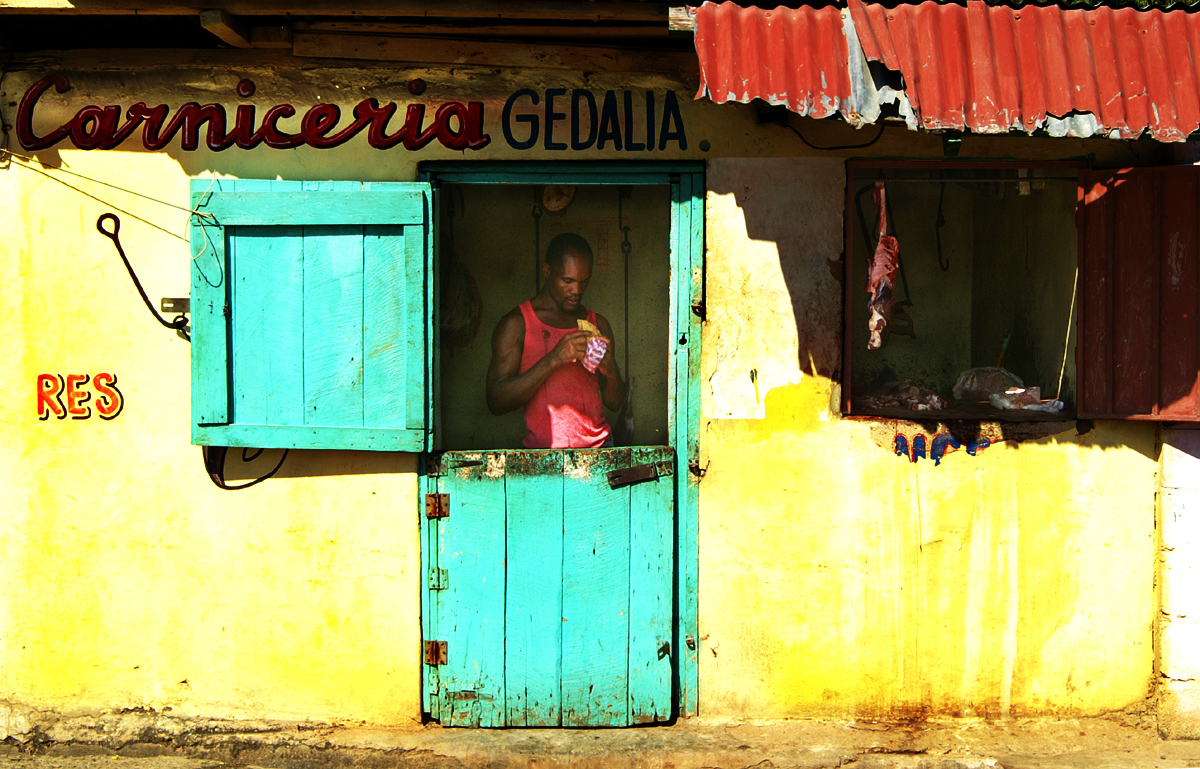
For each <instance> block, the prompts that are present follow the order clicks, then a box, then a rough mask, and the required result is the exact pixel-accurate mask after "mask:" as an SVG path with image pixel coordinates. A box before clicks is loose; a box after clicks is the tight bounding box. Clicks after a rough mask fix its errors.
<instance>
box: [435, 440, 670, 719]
mask: <svg viewBox="0 0 1200 769" xmlns="http://www.w3.org/2000/svg"><path fill="white" fill-rule="evenodd" d="M673 466H674V452H673V450H672V449H670V448H668V447H638V448H621V449H579V450H569V451H555V450H548V451H546V450H538V451H500V452H447V453H445V454H442V455H441V458H440V461H439V463H438V471H437V472H438V474H437V475H436V482H437V493H438V494H439V495H441V496H440V497H439V498H438V499H436V500H434V501H433V502H432V503H430V504H429V505H427V506H426V507H427V510H429V511H430V512H432V513H433V515H434V517H432V518H431V517H425V518H423V524H424V527H425V539H424V541H425V545H426V558H425V561H426V566H427V573H426V577H425V610H426V617H425V623H424V624H425V639H426V664H425V667H424V670H425V681H424V686H425V691H424V695H425V706H426V708H427V709H428V711H429V712H430V714H431V715H432V716H433V717H434V718H436V719H438V720H440V721H441V722H442V724H443V725H446V726H626V725H631V724H644V723H654V722H660V721H666V720H668V719H670V718H671V715H672V712H673V695H672V691H673V678H674V676H673V660H674V654H673V651H674V650H673V649H672V648H671V645H670V640H671V635H672V630H673V624H674V603H675V602H674V596H673V589H674V528H675V526H674V515H675V499H674V478H673V476H672V472H673ZM614 472H616V475H615V476H614V477H613V478H610V474H612V473H614ZM431 480H432V479H431ZM614 483H615V484H616V487H615V488H614V487H613V485H614ZM443 644H444V645H443Z"/></svg>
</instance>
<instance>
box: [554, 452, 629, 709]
mask: <svg viewBox="0 0 1200 769" xmlns="http://www.w3.org/2000/svg"><path fill="white" fill-rule="evenodd" d="M629 456H630V452H629V449H589V450H574V451H568V452H567V453H566V461H565V471H564V476H563V477H564V484H563V509H564V513H563V517H564V521H563V615H562V616H563V639H562V707H563V726H624V725H626V724H628V723H629V702H628V691H629V686H628V684H629V680H628V673H629V661H628V657H629V655H628V648H629V489H628V488H627V487H626V488H620V489H609V488H608V478H607V473H608V471H609V470H614V469H620V468H625V467H628V466H629Z"/></svg>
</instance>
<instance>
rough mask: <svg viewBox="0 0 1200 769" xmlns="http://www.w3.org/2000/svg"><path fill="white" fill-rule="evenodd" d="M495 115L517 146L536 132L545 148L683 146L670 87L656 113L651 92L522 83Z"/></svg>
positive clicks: (526, 144) (527, 144)
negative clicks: (542, 87) (532, 86)
mask: <svg viewBox="0 0 1200 769" xmlns="http://www.w3.org/2000/svg"><path fill="white" fill-rule="evenodd" d="M618 93H619V94H620V98H618ZM539 104H540V105H541V107H540V108H539ZM500 120H501V126H502V128H503V130H504V140H505V141H507V142H508V144H509V146H510V147H512V148H513V149H518V150H527V149H530V148H531V147H533V146H534V145H536V144H537V143H538V138H539V136H540V137H541V139H542V147H543V149H547V150H565V149H567V148H568V147H569V148H570V149H572V150H576V151H580V150H587V149H591V148H592V147H595V148H596V149H598V150H602V149H606V148H608V147H609V146H611V147H612V148H613V149H616V150H624V151H625V152H646V151H654V150H656V149H657V150H665V149H667V147H668V146H671V145H674V147H675V148H677V149H681V150H686V149H687V135H686V134H685V132H684V129H683V115H682V114H680V112H679V99H678V98H676V96H675V92H674V91H667V92H666V94H665V95H664V96H663V102H662V107H661V112H660V111H659V107H658V106H657V105H656V99H655V93H654V91H646V92H644V93H635V92H634V91H620V92H618V91H605V92H604V95H603V96H601V97H600V99H599V100H597V98H596V94H594V93H592V92H591V91H588V90H584V89H581V88H577V89H575V90H573V91H571V92H570V95H569V96H568V94H567V89H566V88H547V89H546V90H545V92H544V94H539V93H538V92H537V91H533V90H530V89H528V88H523V89H521V90H520V91H517V92H516V93H514V94H513V95H512V96H510V97H508V101H507V102H505V103H504V111H503V113H502V114H501V116H500ZM638 120H640V121H642V126H641V127H640V130H639V128H638V127H637V126H636V125H635V123H636V121H638Z"/></svg>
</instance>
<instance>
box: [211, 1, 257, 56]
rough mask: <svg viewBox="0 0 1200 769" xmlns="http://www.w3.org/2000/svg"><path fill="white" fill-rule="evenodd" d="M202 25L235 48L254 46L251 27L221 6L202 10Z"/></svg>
mask: <svg viewBox="0 0 1200 769" xmlns="http://www.w3.org/2000/svg"><path fill="white" fill-rule="evenodd" d="M200 26H202V27H204V28H205V29H207V30H208V31H209V32H211V33H212V34H214V35H216V36H217V37H218V38H219V39H220V40H222V41H223V42H225V43H228V44H229V45H231V46H233V47H234V48H253V47H254V45H253V44H252V43H251V42H250V29H249V28H248V27H247V26H246V25H245V24H244V23H243V22H242V21H241V20H240V19H235V18H234V17H233V16H230V15H229V13H228V12H227V11H225V10H222V9H220V8H213V9H209V10H205V11H201V12H200Z"/></svg>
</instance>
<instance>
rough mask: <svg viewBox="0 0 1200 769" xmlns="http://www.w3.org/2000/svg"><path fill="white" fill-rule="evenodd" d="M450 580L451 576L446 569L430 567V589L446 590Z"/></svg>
mask: <svg viewBox="0 0 1200 769" xmlns="http://www.w3.org/2000/svg"><path fill="white" fill-rule="evenodd" d="M449 582H450V576H449V575H448V574H447V573H446V570H445V569H430V570H429V589H430V590H445V589H446V588H447V587H448V585H449Z"/></svg>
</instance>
